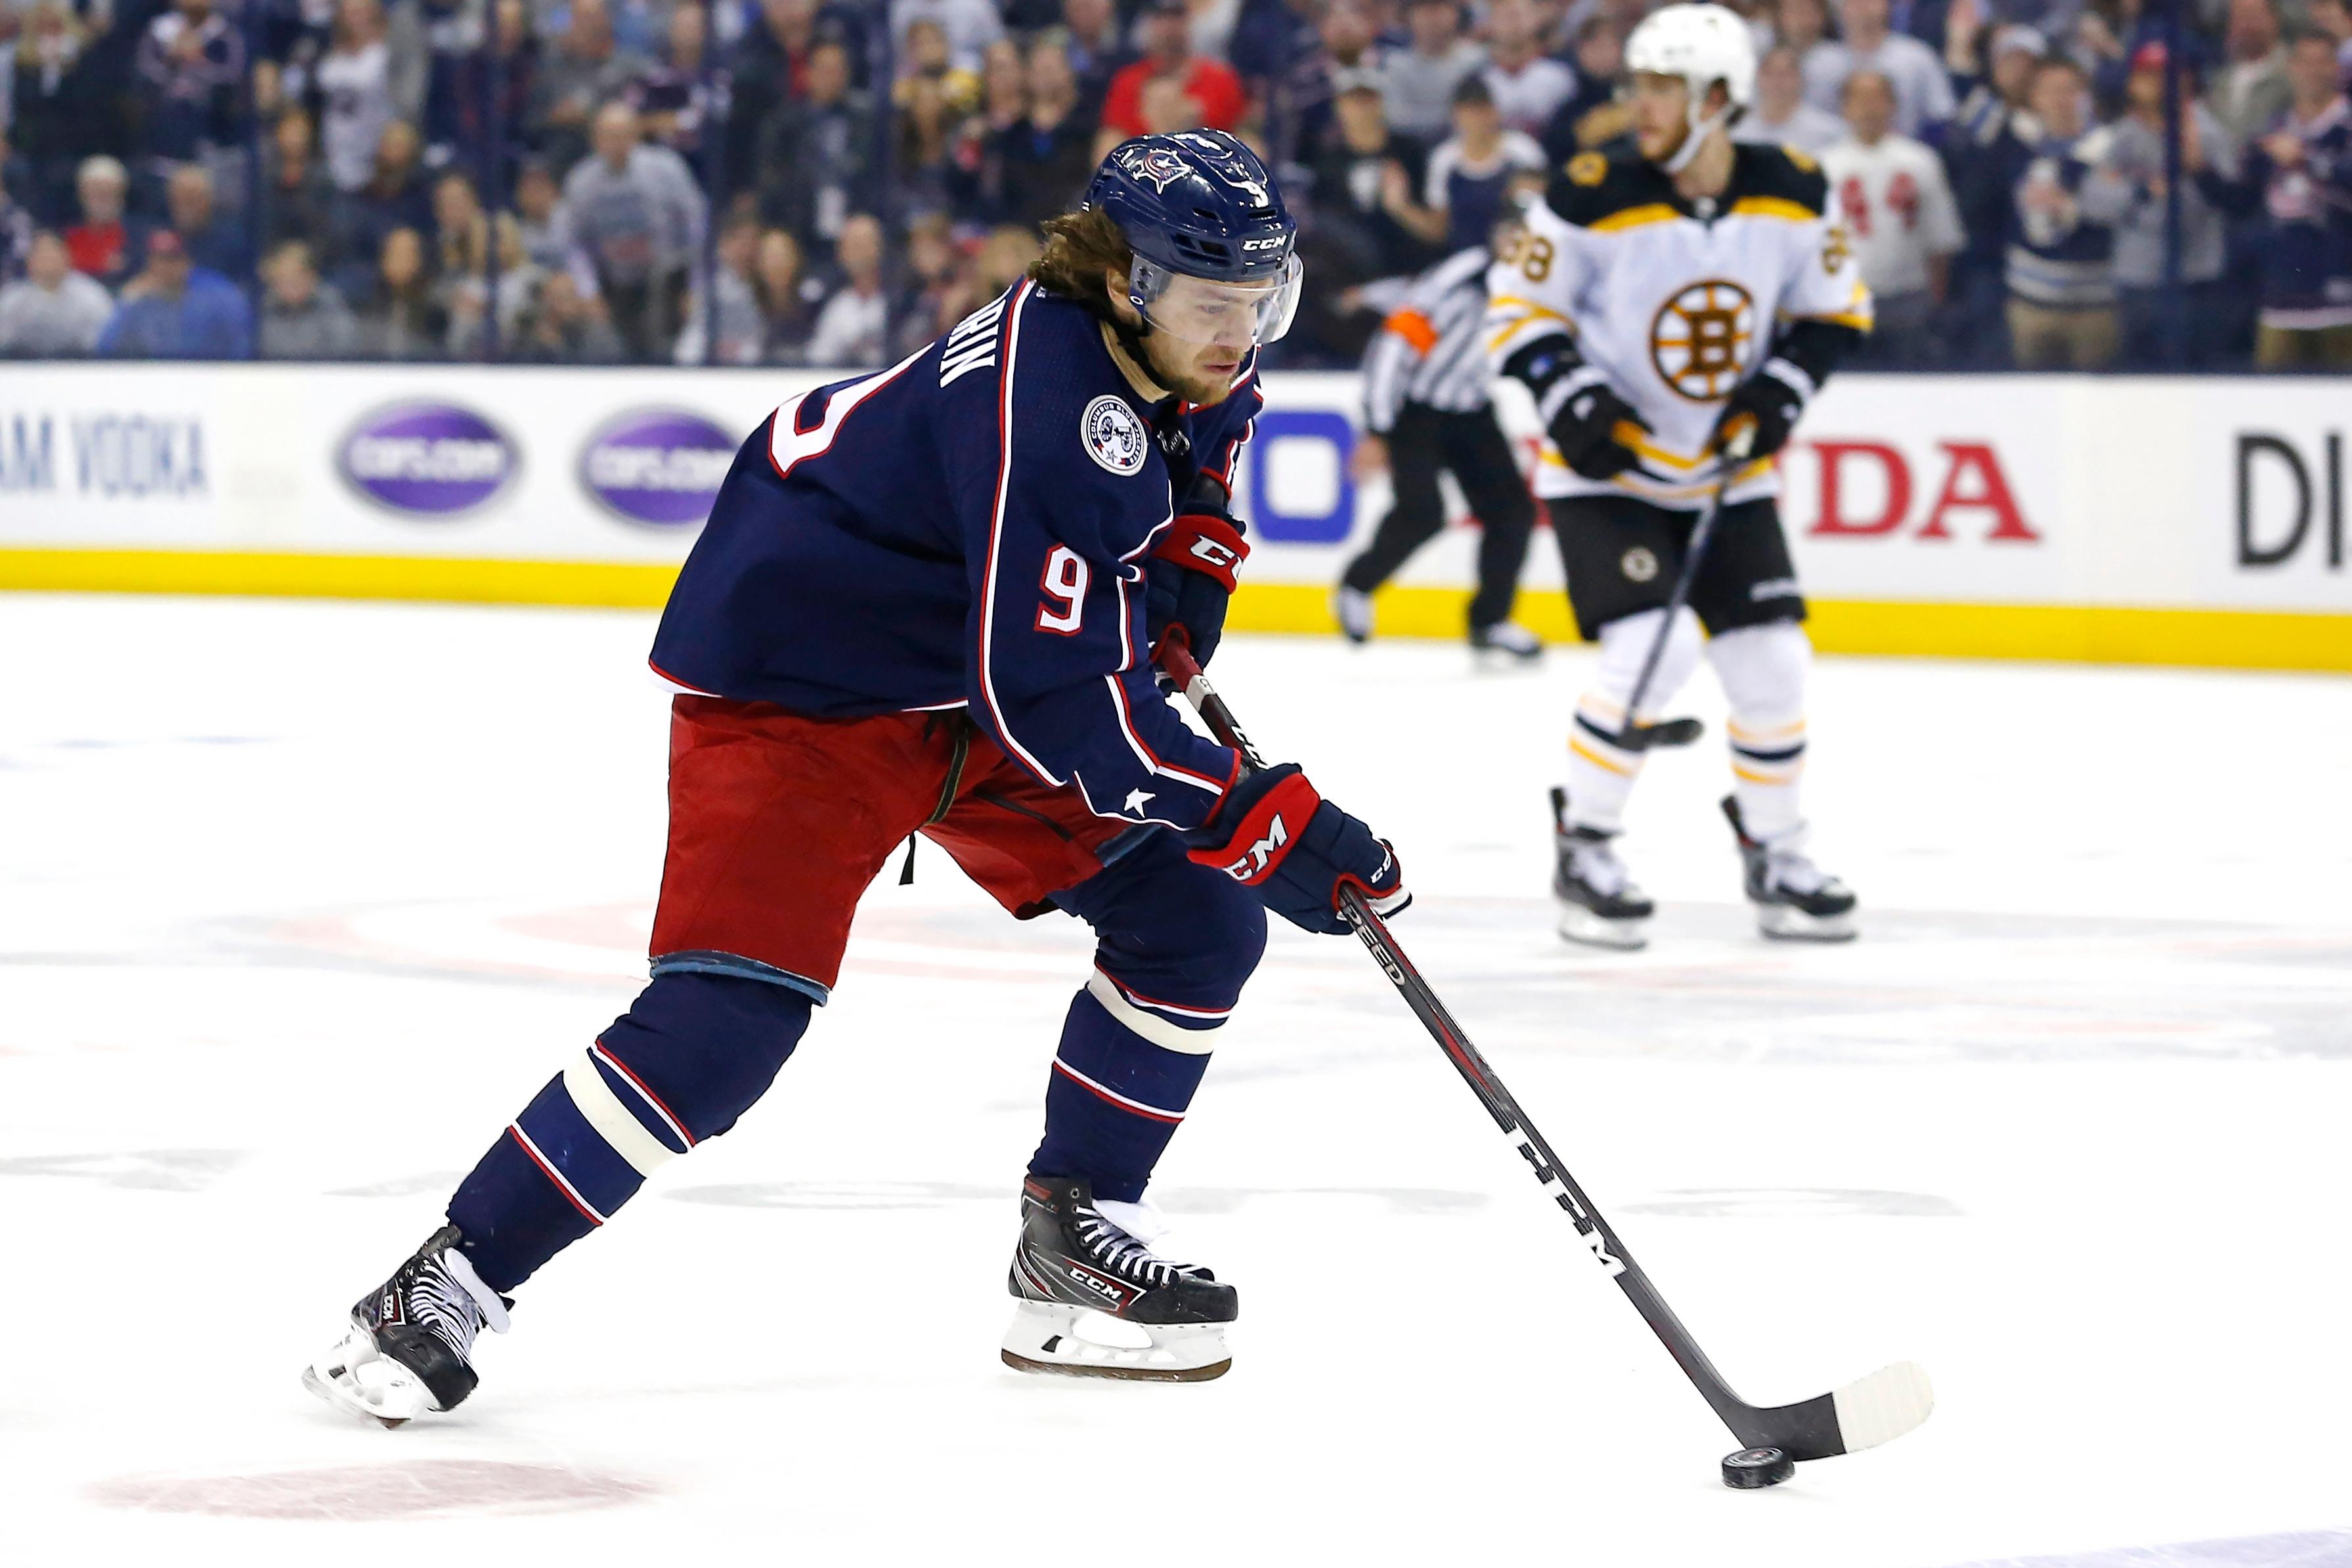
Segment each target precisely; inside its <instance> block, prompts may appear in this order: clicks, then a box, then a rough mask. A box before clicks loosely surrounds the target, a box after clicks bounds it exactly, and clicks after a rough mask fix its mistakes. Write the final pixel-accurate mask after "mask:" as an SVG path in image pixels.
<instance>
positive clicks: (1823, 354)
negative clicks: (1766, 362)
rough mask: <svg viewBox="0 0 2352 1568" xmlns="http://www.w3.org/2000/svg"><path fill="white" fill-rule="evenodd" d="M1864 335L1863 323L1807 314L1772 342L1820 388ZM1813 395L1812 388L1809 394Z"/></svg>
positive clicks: (1783, 357) (1775, 353)
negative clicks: (1861, 326) (1856, 324)
mask: <svg viewBox="0 0 2352 1568" xmlns="http://www.w3.org/2000/svg"><path fill="white" fill-rule="evenodd" d="M1862 338H1863V330H1862V329H1861V328H1860V327H1850V326H1848V325H1846V324H1845V323H1844V322H1843V321H1822V320H1821V319H1820V318H1818V317H1808V318H1806V319H1805V320H1803V321H1791V322H1790V323H1789V327H1788V330H1787V331H1784V332H1782V333H1781V334H1780V342H1776V343H1774V344H1773V345H1772V355H1773V357H1774V358H1775V359H1780V360H1785V361H1787V362H1788V363H1790V364H1791V365H1793V366H1795V367H1796V369H1797V370H1798V371H1799V372H1800V373H1801V374H1803V376H1804V378H1805V379H1806V380H1807V381H1809V382H1811V384H1812V386H1813V387H1815V388H1818V387H1819V386H1820V385H1821V384H1822V383H1823V382H1825V381H1827V380H1828V379H1829V378H1830V372H1832V371H1833V370H1835V369H1836V368H1837V367H1838V365H1839V363H1841V362H1843V360H1844V358H1845V356H1846V355H1848V354H1850V353H1853V351H1854V349H1855V348H1856V347H1858V346H1859V345H1860V344H1861V342H1862ZM1807 396H1808V397H1810V396H1811V390H1810V389H1809V390H1808V392H1807Z"/></svg>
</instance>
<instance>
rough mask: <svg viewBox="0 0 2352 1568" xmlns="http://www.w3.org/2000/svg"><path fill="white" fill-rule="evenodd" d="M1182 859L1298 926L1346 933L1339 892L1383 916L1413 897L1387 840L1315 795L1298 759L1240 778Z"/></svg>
mask: <svg viewBox="0 0 2352 1568" xmlns="http://www.w3.org/2000/svg"><path fill="white" fill-rule="evenodd" d="M1183 838H1184V842H1185V844H1186V846H1187V848H1186V850H1185V854H1186V857H1187V858H1190V859H1192V860H1193V861H1195V862H1196V863H1198V864H1200V865H1202V866H1210V867H1214V868H1216V869H1217V870H1220V871H1223V873H1224V874H1225V875H1226V876H1228V877H1231V878H1232V879H1234V881H1236V882H1240V883H1243V884H1244V885H1245V886H1247V887H1248V888H1249V889H1250V890H1251V891H1253V892H1255V893H1256V894H1257V896H1258V898H1259V900H1261V901H1262V902H1264V903H1265V907H1266V908H1267V909H1269V910H1273V911H1274V912H1275V913H1276V914H1278V915H1280V916H1281V917H1282V918H1283V919H1284V920H1286V921H1289V922H1290V923H1291V924H1292V925H1295V926H1297V927H1299V928H1300V929H1301V930H1303V931H1316V932H1319V933H1320V934H1322V935H1325V936H1345V935H1347V934H1348V931H1349V925H1348V922H1347V921H1345V920H1343V919H1341V918H1340V915H1339V889H1342V888H1354V889H1356V890H1357V891H1358V892H1360V893H1361V894H1362V895H1363V896H1364V900H1365V901H1366V902H1367V903H1369V904H1370V905H1371V906H1372V908H1373V909H1375V910H1378V911H1379V912H1381V914H1383V915H1392V914H1396V913H1399V912H1400V911H1402V910H1403V909H1404V907H1405V906H1406V905H1407V904H1410V903H1412V894H1411V893H1409V892H1407V891H1405V887H1404V872H1403V870H1402V868H1400V867H1399V866H1398V865H1397V858H1396V851H1395V850H1394V849H1392V848H1391V847H1390V846H1389V843H1388V840H1386V839H1384V838H1375V837H1372V830H1371V829H1370V828H1369V827H1367V826H1364V825H1363V824H1362V823H1360V822H1359V821H1357V820H1356V819H1355V818H1354V817H1352V816H1349V815H1348V814H1347V813H1346V812H1344V811H1341V810H1340V809H1339V807H1338V806H1336V805H1332V804H1331V803H1330V802H1329V801H1328V800H1325V799H1324V798H1323V797H1322V796H1321V795H1318V794H1316V793H1315V786H1314V785H1313V784H1308V783H1307V777H1306V775H1305V774H1304V773H1300V772H1299V771H1298V764H1297V763H1283V764H1282V765H1281V766H1280V767H1278V768H1267V769H1266V770H1265V771H1264V772H1263V773H1251V774H1249V775H1248V776H1247V777H1245V778H1244V779H1243V780H1242V781H1241V782H1240V783H1239V784H1235V785H1234V787H1233V789H1232V790H1231V791H1230V792H1228V793H1227V794H1226V795H1225V798H1224V801H1223V804H1222V805H1219V806H1218V808H1217V815H1216V816H1214V817H1213V818H1212V819H1210V821H1209V822H1208V823H1207V824H1205V825H1204V826H1200V827H1196V828H1194V829H1192V831H1191V832H1189V833H1186V834H1185V835H1183Z"/></svg>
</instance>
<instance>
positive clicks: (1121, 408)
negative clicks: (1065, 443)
mask: <svg viewBox="0 0 2352 1568" xmlns="http://www.w3.org/2000/svg"><path fill="white" fill-rule="evenodd" d="M1078 439H1079V440H1081V441H1083V442H1085V443H1086V448H1087V457H1089V458H1093V459H1094V460H1095V461H1096V462H1097V463H1100V464H1101V465H1102V466H1103V467H1104V468H1108V469H1109V470H1110V471H1111V472H1112V473H1114V474H1136V473H1141V472H1142V471H1143V458H1144V454H1145V451H1146V450H1147V448H1148V447H1149V446H1150V438H1149V437H1148V436H1147V435H1146V434H1145V431H1144V428H1143V421H1142V420H1140V419H1139V418H1137V417H1136V415H1135V410H1134V409H1133V408H1130V407H1129V406H1128V402H1127V399H1126V398H1124V397H1119V396H1117V395H1113V394H1110V393H1105V394H1104V395H1102V396H1100V397H1097V398H1096V399H1095V400H1094V401H1093V402H1092V403H1089V404H1087V411H1086V412H1085V413H1084V414H1082V415H1080V416H1078Z"/></svg>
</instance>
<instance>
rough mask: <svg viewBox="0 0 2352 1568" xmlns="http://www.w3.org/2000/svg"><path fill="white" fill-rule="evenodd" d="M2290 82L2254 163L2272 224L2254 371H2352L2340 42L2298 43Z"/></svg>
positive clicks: (2267, 228)
mask: <svg viewBox="0 0 2352 1568" xmlns="http://www.w3.org/2000/svg"><path fill="white" fill-rule="evenodd" d="M2286 74H2287V85H2288V88H2289V89H2290V91H2291V92H2292V94H2293V96H2292V97H2291V98H2290V99H2289V100H2288V103H2287V108H2286V111H2285V113H2284V114H2283V115H2281V116H2280V117H2279V121H2278V123H2277V125H2276V126H2275V127H2274V128H2273V130H2272V131H2271V132H2270V134H2269V135H2267V136H2264V137H2263V138H2262V139H2261V140H2260V141H2258V142H2255V143H2254V146H2253V149H2252V153H2251V154H2250V156H2249V157H2248V159H2247V168H2246V176H2247V179H2248V181H2249V183H2250V184H2252V186H2253V188H2254V189H2255V190H2257V191H2259V192H2260V193H2261V200H2262V210H2263V219H2264V223H2263V239H2262V252H2261V255H2262V316H2261V321H2260V324H2259V326H2258V327H2257V328H2256V330H2255V333H2254V363H2256V364H2258V365H2260V366H2262V367H2263V369H2265V370H2323V369H2324V370H2343V369H2346V368H2347V367H2352V102H2347V100H2346V98H2345V95H2344V92H2343V89H2342V86H2341V84H2340V79H2338V77H2337V75H2336V43H2335V40H2334V39H2332V38H2329V37H2325V36H2324V35H2322V34H2318V33H2305V34H2303V35H2301V36H2299V37H2296V38H2295V40H2294V43H2293V44H2292V45H2291V46H2290V47H2289V48H2288V51H2287V65H2286Z"/></svg>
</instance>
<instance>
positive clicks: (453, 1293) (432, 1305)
mask: <svg viewBox="0 0 2352 1568" xmlns="http://www.w3.org/2000/svg"><path fill="white" fill-rule="evenodd" d="M402 1293H403V1294H404V1295H405V1296H406V1297H407V1298H408V1300H407V1310H408V1316H409V1321H412V1322H414V1323H415V1325H416V1326H417V1327H418V1328H420V1329H425V1330H428V1331H431V1332H432V1334H433V1335H434V1336H435V1337H436V1339H439V1340H441V1341H442V1342H445V1343H446V1344H447V1345H448V1347H449V1348H450V1349H451V1350H453V1351H455V1352H457V1359H458V1360H459V1361H463V1362H467V1363H468V1364H470V1363H471V1361H472V1352H473V1349H474V1336H475V1335H476V1334H478V1333H479V1332H481V1331H482V1325H483V1323H484V1321H486V1320H485V1319H484V1318H483V1316H482V1309H481V1305H480V1303H478V1302H477V1301H476V1300H474V1297H473V1293H472V1292H471V1291H469V1290H467V1289H466V1287H465V1286H463V1285H461V1284H459V1283H458V1282H457V1280H456V1279H452V1278H451V1277H450V1275H449V1273H448V1271H447V1270H446V1269H445V1268H442V1267H441V1266H440V1265H439V1264H438V1263H437V1262H428V1263H427V1264H425V1267H423V1268H419V1269H418V1270H417V1271H416V1278H415V1279H412V1280H410V1281H409V1282H408V1285H407V1288H406V1289H405V1290H404V1291H403V1292H402Z"/></svg>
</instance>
